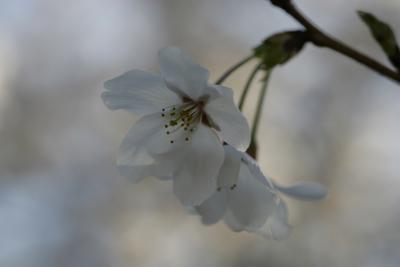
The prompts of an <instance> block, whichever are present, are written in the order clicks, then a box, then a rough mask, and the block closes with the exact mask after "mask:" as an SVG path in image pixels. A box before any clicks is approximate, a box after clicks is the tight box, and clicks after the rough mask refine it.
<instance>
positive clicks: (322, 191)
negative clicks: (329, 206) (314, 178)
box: [274, 182, 327, 200]
mask: <svg viewBox="0 0 400 267" xmlns="http://www.w3.org/2000/svg"><path fill="white" fill-rule="evenodd" d="M274 187H275V188H276V189H277V190H279V191H280V192H282V193H284V194H285V195H287V196H289V197H292V198H296V199H300V200H319V199H322V198H324V197H325V196H326V194H327V190H326V187H325V186H323V185H321V184H318V183H313V182H299V183H297V184H295V185H292V186H281V185H278V184H277V183H274Z"/></svg>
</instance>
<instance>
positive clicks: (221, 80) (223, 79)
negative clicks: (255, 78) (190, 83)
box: [215, 55, 254, 84]
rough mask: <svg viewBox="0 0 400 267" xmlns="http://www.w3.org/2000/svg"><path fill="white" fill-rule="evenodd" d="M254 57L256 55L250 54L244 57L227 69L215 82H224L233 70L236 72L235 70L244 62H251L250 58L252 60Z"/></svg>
mask: <svg viewBox="0 0 400 267" xmlns="http://www.w3.org/2000/svg"><path fill="white" fill-rule="evenodd" d="M253 58H254V55H250V56H248V57H246V58H244V59H242V60H241V61H239V62H238V63H236V64H235V65H233V66H232V67H230V68H229V69H227V70H226V71H225V72H224V73H223V74H222V75H221V77H220V78H219V79H218V80H217V81H216V82H215V84H221V83H223V82H224V81H225V80H226V78H228V77H229V76H230V75H231V74H232V73H233V72H235V70H237V69H239V68H240V67H241V66H243V65H244V64H246V63H247V62H249V61H250V60H252V59H253Z"/></svg>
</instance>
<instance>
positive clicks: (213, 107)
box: [204, 96, 250, 151]
mask: <svg viewBox="0 0 400 267" xmlns="http://www.w3.org/2000/svg"><path fill="white" fill-rule="evenodd" d="M204 110H205V112H206V113H207V114H208V116H209V117H210V118H211V119H212V121H213V122H214V123H216V124H217V126H218V128H219V130H220V131H221V136H222V138H223V139H224V141H226V142H227V143H228V144H230V145H232V146H233V147H235V148H237V149H238V150H240V151H245V150H246V149H247V148H248V147H249V144H250V128H249V124H248V123H247V120H246V118H245V117H244V116H243V114H242V113H241V112H240V111H239V109H238V108H237V107H236V106H235V104H234V103H233V101H232V99H229V98H226V97H223V96H221V97H218V98H215V99H213V100H211V101H209V102H208V103H207V104H206V106H205V108H204Z"/></svg>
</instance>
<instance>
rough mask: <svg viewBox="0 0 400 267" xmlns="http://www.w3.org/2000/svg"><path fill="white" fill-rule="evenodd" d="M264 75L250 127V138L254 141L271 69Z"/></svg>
mask: <svg viewBox="0 0 400 267" xmlns="http://www.w3.org/2000/svg"><path fill="white" fill-rule="evenodd" d="M265 75H266V76H265V78H264V81H263V84H262V87H261V92H260V95H259V97H258V103H257V108H256V114H255V115H254V119H253V127H252V129H251V140H252V141H253V142H255V140H256V135H257V130H258V125H259V124H260V118H261V113H262V109H263V105H264V100H265V94H266V93H267V88H268V81H269V78H270V76H271V71H266V73H265Z"/></svg>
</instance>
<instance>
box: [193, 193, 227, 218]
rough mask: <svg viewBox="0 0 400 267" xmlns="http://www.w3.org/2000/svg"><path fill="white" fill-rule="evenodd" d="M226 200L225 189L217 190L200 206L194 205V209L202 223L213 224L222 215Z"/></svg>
mask: <svg viewBox="0 0 400 267" xmlns="http://www.w3.org/2000/svg"><path fill="white" fill-rule="evenodd" d="M226 201H227V195H226V190H221V191H217V192H215V193H214V194H213V195H212V196H211V197H210V198H209V199H207V200H206V201H204V202H203V203H202V204H201V205H200V206H197V207H195V209H196V211H197V213H198V214H199V215H200V216H201V221H202V222H203V223H204V224H207V225H208V224H214V223H217V222H218V221H219V220H220V219H221V218H222V217H223V216H224V213H225V210H226Z"/></svg>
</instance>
